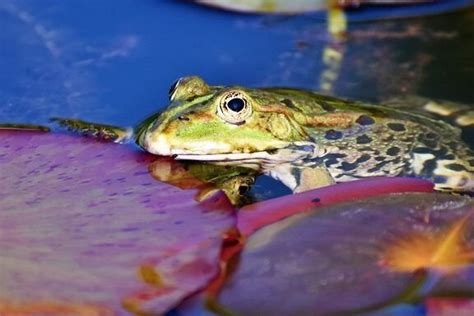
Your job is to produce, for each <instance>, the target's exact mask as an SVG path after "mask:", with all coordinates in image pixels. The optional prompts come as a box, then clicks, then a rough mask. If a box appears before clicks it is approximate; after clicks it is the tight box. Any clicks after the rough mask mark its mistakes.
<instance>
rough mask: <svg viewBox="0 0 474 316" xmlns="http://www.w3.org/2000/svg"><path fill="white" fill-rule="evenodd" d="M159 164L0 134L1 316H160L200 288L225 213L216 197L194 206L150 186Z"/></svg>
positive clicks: (46, 137)
mask: <svg viewBox="0 0 474 316" xmlns="http://www.w3.org/2000/svg"><path fill="white" fill-rule="evenodd" d="M160 161H161V159H159V158H157V157H154V156H151V155H146V154H144V153H140V152H135V151H132V150H130V148H127V147H125V146H121V145H117V144H110V143H101V142H97V141H94V140H90V139H85V138H79V137H71V136H66V135H54V134H41V133H33V132H11V131H10V132H7V131H0V183H1V184H2V185H1V186H0V248H1V252H0V302H1V304H0V314H3V313H6V312H7V311H10V310H15V308H16V307H18V306H26V307H29V308H31V309H33V310H34V309H35V308H36V309H37V312H38V313H41V311H42V310H44V308H46V307H45V306H52V307H51V308H53V307H54V308H56V307H57V308H60V307H61V306H66V307H67V308H69V309H73V308H74V306H94V308H95V307H97V308H98V309H102V308H103V309H105V310H110V311H111V312H113V313H114V314H119V313H124V309H123V307H122V305H125V306H126V307H128V308H129V309H130V310H133V311H134V312H148V313H162V312H164V311H166V310H168V309H169V308H171V307H173V306H174V305H176V304H177V303H178V302H179V301H180V300H181V299H182V298H183V297H186V296H188V295H189V294H190V293H193V292H195V291H196V290H198V289H200V288H202V287H204V286H205V285H206V284H207V283H208V282H209V281H210V280H211V279H212V278H213V277H214V276H215V275H216V274H217V273H218V268H219V267H218V258H219V253H220V248H221V244H222V234H223V233H224V232H226V231H227V230H228V229H229V228H231V227H233V225H234V213H233V211H234V210H233V207H231V206H230V204H229V202H228V200H227V199H226V198H225V196H223V194H218V195H215V196H213V197H211V198H210V199H207V200H205V201H204V202H202V203H198V202H196V201H195V200H194V196H195V195H196V190H181V189H179V188H176V187H173V186H171V185H168V184H164V183H161V182H158V181H156V180H155V179H153V177H152V176H151V175H150V172H149V170H148V168H149V165H150V164H151V163H153V164H155V165H159V164H160ZM163 161H164V164H168V163H169V160H166V159H165V160H163ZM55 306H56V307H55ZM66 307H65V308H66ZM61 308H62V307H61ZM91 314H92V313H91Z"/></svg>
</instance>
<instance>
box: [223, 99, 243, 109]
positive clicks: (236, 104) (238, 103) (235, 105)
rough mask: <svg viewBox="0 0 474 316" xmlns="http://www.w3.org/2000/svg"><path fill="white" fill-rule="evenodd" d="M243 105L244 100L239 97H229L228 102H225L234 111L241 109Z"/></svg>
mask: <svg viewBox="0 0 474 316" xmlns="http://www.w3.org/2000/svg"><path fill="white" fill-rule="evenodd" d="M244 106H245V102H244V100H242V99H241V98H233V99H230V101H229V102H227V107H228V108H229V109H230V110H232V111H234V112H240V111H242V109H243V108H244Z"/></svg>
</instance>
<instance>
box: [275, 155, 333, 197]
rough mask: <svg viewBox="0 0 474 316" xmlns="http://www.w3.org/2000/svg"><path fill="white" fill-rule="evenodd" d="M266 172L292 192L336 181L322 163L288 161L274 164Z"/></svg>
mask: <svg viewBox="0 0 474 316" xmlns="http://www.w3.org/2000/svg"><path fill="white" fill-rule="evenodd" d="M268 174H269V175H270V176H271V177H272V178H274V179H276V180H279V181H281V182H282V183H283V184H284V185H286V186H287V187H288V188H290V189H291V190H292V191H293V193H298V192H304V191H308V190H311V189H315V188H319V187H324V186H327V185H330V184H334V183H335V182H336V181H335V180H334V178H333V177H332V176H331V174H330V173H329V171H328V169H327V168H326V167H325V166H324V165H317V166H314V165H313V166H311V165H296V164H294V163H291V162H288V163H283V164H279V165H277V166H274V167H273V168H272V169H271V170H270V171H269V172H268Z"/></svg>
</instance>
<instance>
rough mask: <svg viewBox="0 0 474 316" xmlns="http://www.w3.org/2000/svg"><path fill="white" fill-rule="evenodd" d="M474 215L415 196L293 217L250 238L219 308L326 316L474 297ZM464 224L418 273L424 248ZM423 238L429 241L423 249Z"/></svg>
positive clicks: (452, 200) (453, 199)
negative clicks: (433, 297)
mask: <svg viewBox="0 0 474 316" xmlns="http://www.w3.org/2000/svg"><path fill="white" fill-rule="evenodd" d="M473 209H474V202H473V201H472V200H471V199H469V198H466V197H458V196H450V195H446V194H436V193H408V194H392V195H385V196H380V197H375V198H371V199H366V200H362V201H359V202H356V203H353V204H347V203H345V204H338V205H334V206H331V207H326V208H318V209H317V210H316V209H315V211H314V212H310V213H307V214H301V215H295V216H292V217H289V218H286V219H284V220H282V221H280V222H277V223H275V224H272V225H269V226H266V227H264V228H262V229H260V230H258V231H256V232H255V233H254V234H253V235H251V236H250V237H249V238H248V241H247V244H246V245H245V247H244V248H243V251H242V253H241V255H240V258H239V264H238V266H237V268H236V271H235V273H234V274H233V275H232V276H231V277H230V279H229V280H228V282H227V283H226V284H225V285H224V287H223V289H222V291H221V293H220V296H219V302H220V303H221V304H222V306H223V308H225V309H227V310H228V311H230V312H234V313H236V314H241V315H327V314H333V313H354V312H362V311H370V310H376V309H378V308H381V307H384V306H388V305H390V304H394V303H397V302H404V301H406V300H408V301H410V300H412V299H417V297H419V296H425V295H429V294H430V293H436V294H437V295H440V294H446V295H448V294H450V293H451V294H452V293H457V292H458V291H462V292H464V293H467V292H469V291H470V293H471V294H472V293H474V265H473V264H472V263H473V262H474V258H472V257H470V256H471V255H472V250H473V249H474V233H473V232H474V218H473V216H469V215H470V213H472V210H473ZM459 221H462V223H463V226H462V230H460V229H458V230H457V234H458V235H456V236H458V237H459V238H451V237H449V236H451V235H450V234H451V233H450V234H447V235H446V236H448V237H445V236H444V235H441V236H442V237H443V240H444V239H447V240H448V242H451V243H453V244H449V243H448V244H446V245H448V246H449V247H448V248H449V249H444V248H443V247H444V246H445V245H439V247H438V248H439V249H438V248H436V249H434V250H435V251H436V253H435V254H434V255H433V254H430V255H431V257H429V258H428V259H430V260H428V261H427V262H428V264H427V265H426V266H423V265H421V266H420V264H419V262H421V263H423V262H424V261H423V259H424V257H423V251H424V249H425V248H426V249H429V247H430V241H431V240H434V241H436V238H434V237H433V238H434V239H433V238H431V237H432V236H438V234H442V232H444V231H445V230H447V229H450V227H452V225H454V224H456V223H458V222H459ZM456 227H461V226H456ZM420 236H424V237H426V238H427V242H426V243H424V244H421V245H420V243H419V242H418V241H419V239H417V238H419V237H420ZM430 238H431V239H430ZM455 241H456V242H457V241H459V242H462V245H458V244H454V242H455ZM443 242H444V241H442V242H441V243H443ZM420 246H421V248H420ZM458 246H459V253H458V252H455V253H454V252H453V251H457V250H458V248H457V247H458ZM404 247H405V248H404ZM461 250H462V251H461ZM466 251H467V252H466ZM407 254H408V256H407ZM456 254H457V256H456ZM404 259H406V260H408V261H409V262H405V261H403V260H404ZM410 260H413V262H411V261H410ZM420 260H421V261H420ZM400 261H401V262H400ZM431 263H432V265H433V266H431ZM443 265H445V266H443ZM453 278H454V279H453ZM450 280H455V282H450Z"/></svg>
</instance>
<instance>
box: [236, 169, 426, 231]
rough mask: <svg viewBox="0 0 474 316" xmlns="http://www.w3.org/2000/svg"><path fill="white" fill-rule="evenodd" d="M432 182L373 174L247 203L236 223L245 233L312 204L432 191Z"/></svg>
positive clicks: (320, 205)
mask: <svg viewBox="0 0 474 316" xmlns="http://www.w3.org/2000/svg"><path fill="white" fill-rule="evenodd" d="M432 191H433V183H431V182H429V181H426V180H421V179H414V178H386V177H374V178H368V179H364V180H358V181H352V182H347V183H340V184H337V185H331V186H327V187H323V188H319V189H316V190H311V191H307V192H303V193H299V194H295V195H292V196H291V197H288V196H284V197H280V198H275V199H271V200H267V201H263V202H259V203H254V204H251V205H247V206H245V207H243V208H241V209H240V210H239V214H238V220H237V226H238V228H239V230H240V232H241V234H242V235H244V236H248V235H250V234H252V233H253V232H254V231H255V230H257V229H259V228H260V227H263V226H265V225H269V224H272V223H274V222H277V221H279V220H281V219H283V218H285V217H288V216H291V215H294V214H299V213H302V212H305V211H310V210H311V208H312V207H315V206H318V207H322V206H329V205H332V204H336V203H341V202H348V201H356V200H360V199H364V198H368V197H371V196H377V195H382V194H388V193H400V192H432Z"/></svg>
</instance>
